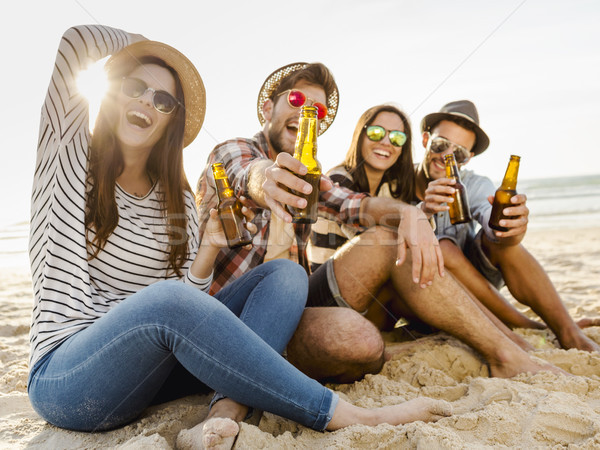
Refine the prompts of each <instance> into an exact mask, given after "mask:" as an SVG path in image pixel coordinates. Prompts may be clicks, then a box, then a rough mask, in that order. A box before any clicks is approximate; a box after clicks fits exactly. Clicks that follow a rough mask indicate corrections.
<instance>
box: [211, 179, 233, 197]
mask: <svg viewBox="0 0 600 450" xmlns="http://www.w3.org/2000/svg"><path fill="white" fill-rule="evenodd" d="M215 186H216V188H217V197H219V200H225V199H226V198H231V197H233V196H234V195H233V189H231V186H229V181H228V180H227V179H226V178H225V179H223V178H215Z"/></svg>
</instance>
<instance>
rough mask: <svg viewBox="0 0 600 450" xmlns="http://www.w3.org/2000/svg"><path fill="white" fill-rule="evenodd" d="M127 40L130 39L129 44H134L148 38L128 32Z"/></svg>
mask: <svg viewBox="0 0 600 450" xmlns="http://www.w3.org/2000/svg"><path fill="white" fill-rule="evenodd" d="M129 40H130V41H131V44H135V43H136V42H141V41H148V40H149V39H148V38H147V37H146V36H144V35H142V34H134V33H130V34H129Z"/></svg>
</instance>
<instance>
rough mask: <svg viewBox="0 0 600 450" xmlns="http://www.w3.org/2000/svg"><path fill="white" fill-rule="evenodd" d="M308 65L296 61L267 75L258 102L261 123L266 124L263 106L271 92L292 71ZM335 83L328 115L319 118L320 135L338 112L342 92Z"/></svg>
mask: <svg viewBox="0 0 600 450" xmlns="http://www.w3.org/2000/svg"><path fill="white" fill-rule="evenodd" d="M308 65H310V64H309V63H307V62H296V63H292V64H288V65H287V66H283V67H280V68H279V69H277V70H276V71H274V72H273V73H272V74H271V75H269V76H268V77H267V79H266V80H265V82H264V83H263V85H262V87H261V88H260V91H259V93H258V100H257V102H256V113H257V115H258V120H259V122H260V124H261V125H264V124H265V120H266V119H265V117H264V116H263V111H262V107H263V105H264V104H265V102H266V101H267V99H268V98H269V97H270V96H271V94H272V93H273V92H274V91H275V90H276V89H277V87H278V86H279V83H281V81H282V80H283V79H284V78H287V77H288V76H290V75H291V74H292V73H294V72H296V71H298V70H302V69H304V68H305V67H306V66H308ZM333 84H334V89H333V91H332V92H331V93H330V94H329V96H328V97H327V105H326V106H327V115H326V116H325V118H324V119H322V120H319V136H320V135H321V134H323V133H325V131H326V130H327V128H329V126H330V125H331V124H332V123H333V119H335V116H336V114H337V110H338V102H339V98H340V94H339V92H338V88H337V84H336V83H335V81H334V82H333Z"/></svg>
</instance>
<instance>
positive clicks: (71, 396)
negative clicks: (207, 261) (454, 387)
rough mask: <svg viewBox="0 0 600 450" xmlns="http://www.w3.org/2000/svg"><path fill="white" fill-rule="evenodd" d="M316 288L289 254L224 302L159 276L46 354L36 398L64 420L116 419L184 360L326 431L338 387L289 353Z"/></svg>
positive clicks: (91, 425) (268, 407)
mask: <svg viewBox="0 0 600 450" xmlns="http://www.w3.org/2000/svg"><path fill="white" fill-rule="evenodd" d="M306 295H307V280H306V275H305V273H304V271H303V269H302V268H301V267H300V266H299V265H297V264H294V263H291V262H290V261H285V260H276V261H272V262H270V263H266V264H263V265H261V266H259V267H257V268H256V269H254V270H252V271H250V272H248V273H247V274H245V275H244V276H242V277H241V278H239V279H238V280H236V281H235V282H234V283H232V284H231V285H230V286H228V287H227V288H225V289H223V290H222V291H221V292H219V294H218V297H219V300H220V301H219V300H216V299H215V298H213V297H211V296H209V295H208V294H206V293H204V292H202V291H200V290H198V289H196V288H194V287H191V286H189V285H186V284H184V283H182V282H178V281H162V282H158V283H155V284H152V285H150V286H148V287H146V288H144V289H142V290H141V291H139V292H137V293H136V294H134V295H132V296H131V297H129V298H127V299H126V300H124V301H122V302H121V303H119V304H118V305H116V306H114V307H113V308H112V309H111V310H110V311H108V312H107V313H106V314H104V316H102V317H101V318H99V319H97V320H96V321H95V322H94V323H92V324H91V325H90V326H89V327H88V328H86V329H84V330H82V331H80V332H78V333H76V334H75V335H73V336H71V337H70V338H69V339H67V340H66V341H65V342H64V343H62V344H61V345H60V346H59V347H58V348H56V349H55V350H53V351H52V352H51V353H50V354H48V355H46V356H45V357H44V358H43V359H42V360H40V361H39V362H38V363H37V364H36V366H35V367H34V368H33V370H32V371H31V375H30V380H29V386H28V389H29V397H30V401H31V404H32V405H33V407H34V408H35V410H36V411H37V412H38V413H39V414H40V415H41V416H42V417H43V418H44V419H46V420H47V421H48V422H50V423H51V424H54V425H56V426H59V427H63V428H68V429H73V430H81V431H101V430H107V429H111V428H115V427H118V426H122V425H124V424H126V423H128V422H130V421H132V420H134V419H135V418H136V417H137V416H139V415H140V413H141V412H142V411H143V410H144V409H145V408H146V407H147V406H148V405H149V404H150V402H151V401H152V399H153V398H154V397H155V396H156V394H157V393H158V392H159V390H160V389H161V387H162V386H163V384H164V383H165V380H167V379H168V378H169V375H170V374H171V372H172V370H173V369H174V368H175V367H177V366H178V365H179V364H181V366H183V368H185V370H186V371H187V372H189V373H191V374H193V375H194V376H195V377H196V378H198V379H199V380H200V381H201V382H202V383H204V384H206V385H207V386H209V387H210V388H211V389H214V390H218V391H219V392H221V393H222V394H224V395H226V396H228V397H230V398H232V399H234V400H236V401H239V402H241V403H243V404H246V405H248V406H251V407H255V408H258V409H261V410H265V411H270V412H273V413H274V414H277V415H280V416H283V417H287V418H290V419H292V420H295V421H297V422H299V423H301V424H303V425H305V426H308V427H311V428H314V429H317V430H323V429H325V427H326V426H327V424H328V423H329V421H330V420H331V415H332V414H333V410H334V409H335V405H336V403H337V400H338V398H337V396H336V395H335V394H333V393H332V392H331V391H330V390H329V389H327V388H325V387H323V386H322V385H321V384H319V383H318V382H316V381H315V380H312V379H311V378H309V377H307V376H305V375H304V374H302V373H301V372H299V371H298V370H297V369H296V368H294V367H293V366H292V365H291V364H289V363H288V362H287V361H286V360H285V359H284V358H283V357H281V356H280V354H279V353H280V352H281V351H282V350H283V349H284V348H285V346H286V345H287V342H288V340H289V339H290V337H291V336H292V334H293V332H294V330H295V328H296V326H297V324H298V321H299V319H300V316H301V315H302V311H303V308H304V303H305V301H306ZM229 308H230V309H231V310H230V309H229ZM232 311H233V312H232ZM236 314H238V315H239V316H240V317H241V318H242V320H239V319H238V318H237V317H236ZM243 321H244V322H246V323H244V322H243ZM252 330H254V331H252ZM259 336H262V339H261V337H259ZM263 339H264V340H263ZM271 346H272V347H271Z"/></svg>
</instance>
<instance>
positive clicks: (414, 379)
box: [0, 228, 600, 449]
mask: <svg viewBox="0 0 600 450" xmlns="http://www.w3.org/2000/svg"><path fill="white" fill-rule="evenodd" d="M525 244H526V246H527V247H528V249H529V250H530V251H531V252H532V253H533V254H534V255H535V256H537V258H538V259H539V260H540V262H541V263H542V264H543V266H544V267H545V268H546V270H547V271H548V273H549V275H550V277H551V278H552V280H553V281H554V283H555V285H556V286H557V288H558V290H559V292H560V293H561V295H562V297H563V300H564V302H565V304H566V306H567V308H568V309H569V311H570V312H571V314H572V315H573V316H574V317H575V318H581V317H585V316H600V228H593V229H581V230H559V231H556V230H555V231H550V230H543V231H542V230H539V231H530V232H529V233H528V236H527V238H526V240H525ZM1 272H2V273H1V274H0V314H1V317H2V319H1V321H0V337H1V340H0V447H2V448H52V449H54V448H107V447H110V448H119V449H134V448H136V449H137V448H139V449H141V448H160V449H162V448H164V449H168V448H174V443H175V437H176V436H177V433H178V432H179V430H181V429H182V428H191V427H192V426H193V425H195V424H196V423H198V422H199V421H201V420H202V419H203V418H204V416H205V415H206V413H207V404H208V401H209V399H210V398H209V397H208V396H191V397H186V398H184V399H181V400H177V401H174V402H171V403H167V404H164V405H160V406H157V407H153V408H150V409H148V410H147V411H146V412H145V413H144V414H143V416H142V417H140V418H139V419H138V420H137V421H135V422H134V423H132V424H130V425H128V426H126V427H124V428H121V429H118V430H115V431H111V432H105V433H95V434H89V433H76V432H71V431H65V430H61V429H58V428H55V427H53V426H50V425H48V424H46V423H45V422H44V421H43V420H42V419H41V418H39V417H38V416H37V414H36V413H35V412H34V411H33V409H32V408H31V405H30V404H29V400H28V397H27V390H26V382H27V371H28V368H27V355H28V351H29V345H28V340H29V337H28V332H29V321H30V310H31V303H32V290H31V281H30V279H29V272H28V270H27V268H24V267H11V268H3V269H2V271H1ZM503 292H504V293H505V294H506V295H509V294H508V291H507V290H506V289H504V290H503ZM520 308H521V309H522V310H523V311H526V313H527V314H528V315H531V316H532V317H533V316H534V315H533V314H532V313H531V312H530V311H528V309H526V308H523V307H520ZM519 333H520V334H522V335H523V336H525V338H526V339H527V340H528V341H529V342H531V343H532V344H533V345H534V346H535V347H536V349H537V350H536V351H535V352H534V354H535V356H537V357H539V358H542V359H544V360H547V361H550V362H552V363H553V364H555V365H557V366H559V367H561V368H562V369H564V370H566V371H568V372H570V373H572V374H573V375H575V376H572V377H565V376H562V375H554V374H551V373H546V372H544V373H540V374H537V375H534V376H530V375H526V374H524V375H520V376H517V377H515V378H512V379H510V380H505V379H494V378H488V369H487V366H486V365H485V364H484V363H483V362H482V360H481V359H480V358H479V357H478V355H477V354H476V353H475V352H474V351H472V350H470V349H469V348H468V347H466V346H465V345H463V344H462V343H460V342H459V341H457V340H455V339H453V338H449V337H447V336H444V335H442V336H438V337H433V338H424V339H420V340H417V341H415V343H414V345H410V346H408V348H407V350H406V351H405V352H404V353H403V354H400V355H398V356H397V357H396V358H395V359H393V360H392V361H390V362H388V363H387V364H386V365H385V367H384V369H383V371H382V372H381V373H380V374H378V375H372V376H367V377H366V378H365V379H364V380H362V381H361V382H358V383H354V384H352V385H333V386H331V387H332V388H333V389H335V390H336V391H338V392H339V393H340V395H341V396H342V398H345V399H347V400H348V401H350V402H352V403H354V404H356V405H360V406H364V407H368V408H373V407H378V406H382V405H391V404H395V403H401V402H403V401H405V400H409V399H412V398H415V397H418V396H429V397H433V398H440V399H445V400H447V401H449V402H451V403H452V405H453V407H454V415H453V416H452V417H448V418H445V419H442V420H440V421H439V422H437V423H435V424H424V423H422V422H417V423H412V424H408V425H404V426H397V427H394V426H390V425H380V426H378V427H372V428H370V427H366V426H352V427H348V428H346V429H343V430H339V431H336V432H333V433H319V432H315V431H312V430H310V429H307V428H305V427H303V426H300V425H297V424H295V423H293V422H290V421H289V420H285V419H282V418H280V417H277V416H274V415H272V414H269V413H265V414H264V415H263V417H262V420H261V421H260V423H259V424H258V426H255V425H250V424H246V423H244V424H242V427H241V433H240V436H239V438H238V440H237V442H236V446H235V448H238V449H245V448H277V449H280V448H307V449H308V448H330V449H334V448H340V449H342V448H353V447H354V448H381V449H382V448H417V447H418V448H427V449H432V448H443V449H460V448H477V449H480V448H488V447H489V448H491V447H494V448H539V447H553V448H557V447H563V446H564V447H566V446H569V447H570V448H577V449H591V448H599V447H600V355H598V354H589V353H585V352H581V351H577V350H569V351H565V350H561V349H558V348H557V346H556V345H557V344H556V340H555V338H554V336H553V335H552V334H551V333H550V332H547V331H530V330H528V331H524V330H519ZM586 334H587V335H588V336H590V337H591V338H592V339H594V340H595V341H596V342H598V343H600V327H594V328H589V329H587V330H586ZM388 338H390V337H389V336H388ZM115 382H118V380H115Z"/></svg>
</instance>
